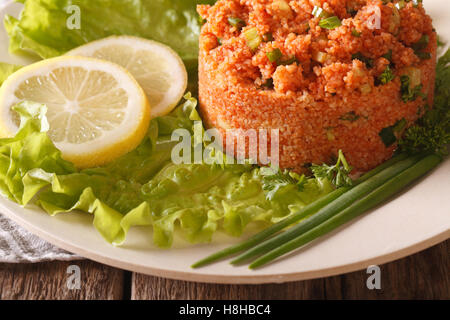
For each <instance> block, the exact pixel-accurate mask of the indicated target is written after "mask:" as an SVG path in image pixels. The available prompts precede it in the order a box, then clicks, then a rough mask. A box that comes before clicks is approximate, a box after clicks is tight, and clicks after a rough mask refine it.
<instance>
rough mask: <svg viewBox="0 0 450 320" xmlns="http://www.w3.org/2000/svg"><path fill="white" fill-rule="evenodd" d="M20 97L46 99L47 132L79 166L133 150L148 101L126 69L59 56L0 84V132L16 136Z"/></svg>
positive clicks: (146, 123)
mask: <svg viewBox="0 0 450 320" xmlns="http://www.w3.org/2000/svg"><path fill="white" fill-rule="evenodd" d="M21 101H33V102H38V103H42V104H45V105H46V106H47V108H48V111H47V117H48V122H49V124H50V130H49V132H48V134H49V136H50V138H51V139H52V141H53V142H54V143H55V145H56V147H57V148H58V149H60V150H61V152H62V155H63V157H64V158H65V159H66V160H69V161H71V162H73V163H74V164H75V165H76V166H77V167H79V168H87V167H94V166H99V165H103V164H105V163H107V162H109V161H112V160H113V159H115V158H117V157H119V156H121V155H123V154H125V153H127V152H129V151H131V150H133V149H134V148H136V146H137V145H138V144H139V143H140V142H141V140H142V139H143V137H144V136H145V134H146V132H147V130H148V126H149V121H150V106H149V104H148V101H147V98H146V95H145V93H144V91H143V90H142V88H141V87H140V86H139V84H138V83H137V82H136V80H135V79H134V78H133V76H131V74H130V73H129V72H128V71H126V70H125V69H124V68H122V67H120V66H118V65H116V64H114V63H111V62H107V61H102V60H97V59H92V58H85V57H59V58H54V59H49V60H44V61H41V62H38V63H35V64H32V65H29V66H27V67H24V68H22V69H20V70H19V71H17V72H16V73H14V74H13V75H12V76H10V77H9V78H8V79H7V80H6V81H5V82H4V83H3V85H2V87H1V89H0V134H1V135H2V136H12V135H14V134H15V133H16V132H17V130H18V126H19V117H18V115H17V114H16V113H15V112H14V111H13V110H11V108H12V107H13V106H14V105H16V104H17V103H19V102H21Z"/></svg>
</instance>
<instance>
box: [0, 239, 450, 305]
mask: <svg viewBox="0 0 450 320" xmlns="http://www.w3.org/2000/svg"><path fill="white" fill-rule="evenodd" d="M449 249H450V240H448V241H446V242H444V243H441V244H439V245H437V246H435V247H433V248H430V249H428V250H425V251H423V252H420V253H418V254H416V255H413V256H410V257H407V258H404V259H402V260H399V261H395V262H392V263H388V264H386V265H383V266H380V267H381V286H382V288H381V290H369V289H367V286H366V280H367V277H368V276H369V275H367V274H366V271H359V272H354V273H350V274H346V275H342V276H336V277H330V278H325V279H315V280H309V281H300V282H291V283H286V284H269V285H214V284H213V285H211V284H201V283H191V282H185V281H174V280H168V279H161V278H155V277H150V276H145V275H141V274H136V273H131V272H127V271H123V270H119V269H115V268H112V267H108V266H105V265H101V264H98V263H95V262H92V261H87V260H84V261H76V262H50V263H39V264H15V265H14V264H0V299H119V300H120V299H253V300H254V299H256V300H265V299H450V280H449V278H450V272H449V271H450V255H449V253H450V251H449ZM71 264H75V265H78V266H79V267H80V269H81V289H80V290H69V289H68V288H67V285H66V283H67V279H68V277H69V275H68V274H67V267H68V266H69V265H71Z"/></svg>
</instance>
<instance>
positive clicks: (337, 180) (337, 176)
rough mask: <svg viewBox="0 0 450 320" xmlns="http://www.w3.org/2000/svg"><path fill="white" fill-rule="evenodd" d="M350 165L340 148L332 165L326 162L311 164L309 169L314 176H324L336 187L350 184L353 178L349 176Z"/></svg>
mask: <svg viewBox="0 0 450 320" xmlns="http://www.w3.org/2000/svg"><path fill="white" fill-rule="evenodd" d="M352 169H353V168H352V167H350V166H349V164H348V163H347V160H346V159H345V157H344V153H343V152H342V150H339V156H338V159H337V162H336V164H335V165H333V166H329V165H327V164H323V165H320V166H319V165H312V166H311V171H312V173H313V174H314V176H315V177H316V178H326V179H328V180H329V181H331V182H332V183H333V184H334V186H335V187H336V188H340V187H346V186H352V185H353V180H352V179H351V178H350V172H351V171H352Z"/></svg>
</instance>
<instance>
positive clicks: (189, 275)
mask: <svg viewBox="0 0 450 320" xmlns="http://www.w3.org/2000/svg"><path fill="white" fill-rule="evenodd" d="M12 3H13V1H12V0H0V11H2V10H4V9H6V7H7V6H9V5H10V4H12ZM9 201H10V200H9V199H6V198H3V197H2V198H1V199H0V211H1V213H2V214H4V215H5V216H6V217H8V218H9V219H11V220H13V221H14V222H16V223H17V224H18V225H20V226H21V227H23V228H24V229H26V230H27V231H29V232H31V233H33V234H35V235H37V236H39V237H40V238H42V239H44V240H46V241H48V242H50V243H52V244H54V245H56V246H58V247H60V248H62V249H64V250H67V251H70V252H73V253H75V254H77V255H79V256H81V257H83V258H87V259H90V260H93V261H97V262H99V263H103V264H106V265H109V266H112V267H115V268H120V269H123V270H128V271H132V272H137V273H142V274H147V275H151V276H156V277H163V278H169V279H174V280H183V281H191V282H200V283H216V284H267V283H285V282H291V281H301V280H309V279H317V278H325V277H330V276H336V275H340V274H345V273H350V272H355V271H358V270H363V269H366V268H367V266H369V265H382V264H385V263H388V262H392V261H394V260H397V259H401V258H404V257H406V256H409V255H412V254H415V253H417V252H419V251H422V250H425V249H427V248H429V247H431V246H434V245H436V244H438V243H440V242H443V241H445V240H447V239H449V238H450V229H447V230H444V231H442V232H440V233H439V234H435V235H433V236H432V237H430V238H428V239H424V240H423V241H420V242H416V243H413V244H411V245H409V246H407V247H404V248H400V249H398V250H396V251H393V252H389V253H386V254H383V255H379V256H377V257H373V258H369V259H365V260H359V261H357V262H351V263H347V264H344V265H340V266H337V267H336V266H335V267H329V268H322V269H315V270H312V271H302V272H290V273H282V274H270V275H267V274H257V273H255V274H254V275H218V274H199V273H195V272H190V270H191V269H187V270H186V271H176V270H167V269H163V268H160V267H151V266H144V265H142V264H137V263H134V262H126V261H124V260H120V259H114V258H112V257H111V256H109V255H107V254H102V253H97V252H95V251H94V250H88V249H86V248H84V247H82V246H78V245H76V244H74V243H71V242H70V240H65V239H64V238H62V237H60V236H58V235H54V234H52V233H51V232H47V231H46V230H45V229H43V228H40V227H39V226H36V225H34V224H33V223H32V222H30V221H28V220H27V219H25V218H24V217H22V216H20V215H19V214H18V213H15V212H14V209H12V208H10V207H8V206H7V205H5V203H6V202H9ZM11 204H12V205H14V206H18V205H17V204H15V203H11ZM18 207H19V208H20V206H18ZM21 209H22V210H26V211H28V210H29V209H27V208H23V207H22V208H21ZM29 211H30V213H34V212H32V210H29ZM119 257H120V256H119Z"/></svg>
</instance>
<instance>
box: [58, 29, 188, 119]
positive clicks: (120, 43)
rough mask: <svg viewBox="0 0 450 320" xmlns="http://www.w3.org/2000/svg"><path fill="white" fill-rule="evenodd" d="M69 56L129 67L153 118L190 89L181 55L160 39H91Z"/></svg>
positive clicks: (123, 37)
mask: <svg viewBox="0 0 450 320" xmlns="http://www.w3.org/2000/svg"><path fill="white" fill-rule="evenodd" d="M66 55H70V56H85V57H93V58H97V59H102V60H107V61H111V62H114V63H116V64H118V65H120V66H122V67H124V68H125V69H127V70H128V71H129V72H130V73H131V74H132V75H133V76H134V77H135V79H136V80H137V82H139V84H140V85H141V87H142V88H143V89H144V91H145V93H146V94H147V97H148V100H149V102H150V105H151V107H152V113H151V115H152V117H157V116H163V115H166V114H168V113H169V112H170V111H172V110H173V109H174V107H175V106H176V105H177V103H178V102H179V101H180V99H181V98H182V97H183V95H184V93H185V91H186V88H187V72H186V68H185V66H184V63H183V61H182V60H181V58H180V57H179V56H178V54H177V53H176V52H175V51H173V50H172V49H171V48H169V47H168V46H166V45H163V44H161V43H159V42H155V41H151V40H147V39H143V38H137V37H131V36H112V37H108V38H105V39H101V40H97V41H94V42H90V43H88V44H86V45H83V46H81V47H79V48H76V49H74V50H72V51H69V52H68V53H67V54H66Z"/></svg>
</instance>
